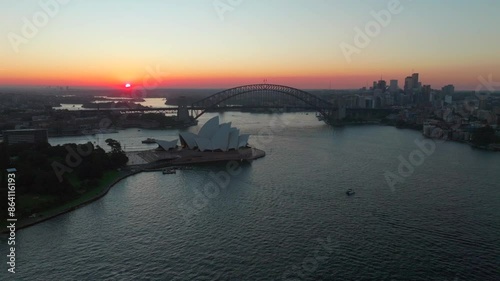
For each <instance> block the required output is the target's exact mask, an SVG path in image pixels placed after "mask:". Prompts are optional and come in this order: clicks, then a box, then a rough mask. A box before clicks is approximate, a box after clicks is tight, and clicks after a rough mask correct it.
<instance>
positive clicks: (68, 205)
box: [41, 171, 121, 216]
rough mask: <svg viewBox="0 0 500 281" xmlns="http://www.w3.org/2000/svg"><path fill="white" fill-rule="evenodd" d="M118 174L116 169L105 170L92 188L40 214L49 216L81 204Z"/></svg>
mask: <svg viewBox="0 0 500 281" xmlns="http://www.w3.org/2000/svg"><path fill="white" fill-rule="evenodd" d="M120 175H121V173H120V172H118V171H108V172H105V173H104V175H103V176H102V178H101V179H99V185H97V186H95V187H94V188H92V189H89V190H87V191H86V192H85V193H83V194H82V195H81V196H79V197H78V198H76V199H73V200H70V201H68V202H65V203H63V204H62V205H59V206H56V207H53V208H50V209H48V210H45V211H43V212H41V214H42V215H43V216H50V215H52V214H54V213H58V212H62V211H64V210H67V209H71V208H74V207H77V206H79V205H81V204H83V203H85V202H87V201H89V200H91V199H92V198H94V197H95V196H96V195H98V194H100V193H101V192H102V191H103V190H105V189H107V188H108V186H109V185H110V184H111V183H112V182H113V181H115V180H116V179H117V178H119V177H120ZM70 182H71V180H70ZM73 184H75V185H76V184H77V186H76V188H78V186H80V184H79V183H76V181H73V182H72V185H73Z"/></svg>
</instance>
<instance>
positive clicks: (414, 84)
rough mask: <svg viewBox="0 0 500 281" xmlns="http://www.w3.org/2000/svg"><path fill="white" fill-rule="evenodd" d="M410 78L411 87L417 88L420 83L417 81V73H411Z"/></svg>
mask: <svg viewBox="0 0 500 281" xmlns="http://www.w3.org/2000/svg"><path fill="white" fill-rule="evenodd" d="M411 78H412V80H413V86H412V89H418V88H419V87H420V84H419V82H418V73H413V74H412V76H411Z"/></svg>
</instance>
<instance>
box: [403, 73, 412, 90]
mask: <svg viewBox="0 0 500 281" xmlns="http://www.w3.org/2000/svg"><path fill="white" fill-rule="evenodd" d="M404 90H405V93H406V94H409V93H411V92H412V91H413V77H412V76H408V77H406V78H405V88H404Z"/></svg>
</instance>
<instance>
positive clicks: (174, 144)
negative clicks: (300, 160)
mask: <svg viewBox="0 0 500 281" xmlns="http://www.w3.org/2000/svg"><path fill="white" fill-rule="evenodd" d="M177 142H178V140H174V141H162V140H156V143H157V144H158V145H159V146H160V147H161V148H163V149H165V150H166V151H169V150H170V149H174V148H176V147H177Z"/></svg>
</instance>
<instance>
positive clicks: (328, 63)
mask: <svg viewBox="0 0 500 281" xmlns="http://www.w3.org/2000/svg"><path fill="white" fill-rule="evenodd" d="M397 3H399V4H397ZM396 4H397V5H396ZM391 5H392V6H391ZM391 7H392V10H391ZM495 7H500V3H498V2H495V1H490V0H483V1H476V2H474V3H472V2H469V1H441V2H439V3H435V2H432V1H404V0H401V1H396V2H394V1H372V2H370V3H366V2H363V1H335V2H333V1H331V2H330V1H286V2H284V1H273V2H264V1H233V2H228V1H225V0H220V1H217V0H216V1H212V0H207V1H202V0H199V1H189V2H188V3H185V1H184V2H179V1H168V2H161V3H160V2H155V1H149V2H144V1H141V2H135V1H107V2H106V3H101V2H97V1H81V0H71V1H62V0H60V1H56V0H45V1H41V2H38V1H22V2H16V4H15V5H14V4H7V3H5V2H3V3H1V4H0V10H1V11H3V12H2V18H3V21H4V25H2V27H0V33H1V34H3V35H4V36H3V37H2V39H0V50H2V51H1V52H0V60H1V61H2V65H1V67H0V86H21V85H22V86H50V85H51V86H70V87H71V86H83V87H105V88H120V87H124V85H125V84H126V83H131V84H132V85H143V84H144V81H145V79H144V78H145V77H147V76H148V75H151V72H154V73H157V74H158V75H157V78H158V79H155V80H150V81H148V82H149V83H154V84H155V85H156V86H157V87H161V88H230V87H233V86H238V85H244V84H253V83H262V82H263V81H264V79H267V81H268V83H272V84H284V85H289V86H293V87H297V88H302V89H328V88H330V87H331V88H332V89H358V88H361V87H370V86H371V83H372V81H373V80H378V79H379V78H380V77H381V76H382V78H383V79H384V80H386V81H390V80H392V79H396V80H398V81H399V86H400V87H402V85H403V84H404V79H405V77H406V76H407V75H409V74H411V73H414V72H418V73H420V75H421V77H420V80H421V81H424V83H425V84H428V85H429V84H430V85H432V87H433V88H435V89H440V88H441V87H443V86H446V85H448V84H454V85H455V87H456V89H457V90H459V91H460V90H474V89H475V88H476V86H477V85H478V83H479V82H478V77H479V76H484V77H486V76H488V75H492V77H494V78H495V77H500V73H499V72H498V71H499V70H498V69H499V68H498V66H499V63H498V62H499V61H500V54H499V53H498V52H497V51H496V50H497V49H498V47H499V46H500V39H498V38H497V37H495V36H493V34H495V26H498V20H497V18H496V17H495V16H494V11H495V10H498V9H495ZM284 11H286V12H284ZM387 13H389V17H387ZM45 19H46V20H45ZM464 19H467V20H466V21H464ZM374 22H376V23H377V24H378V30H375V31H378V32H375V33H374V36H371V35H370V36H368V37H367V38H369V40H368V41H366V42H365V43H366V44H362V45H360V44H356V42H357V41H359V40H357V39H356V38H358V39H359V38H361V37H363V36H367V35H366V34H365V35H360V33H359V31H360V30H361V33H365V31H366V30H367V29H366V28H367V27H368V30H370V29H369V27H370V26H373V25H371V24H373V23H374ZM37 23H39V24H37ZM40 23H41V24H40ZM33 27H34V28H33ZM30 28H31V29H30ZM23 31H24V32H23ZM30 32H31V33H30ZM26 35H29V36H26ZM360 36H361V37H360ZM361 41H362V40H361ZM358 43H359V42H358ZM345 46H350V47H354V48H356V52H353V53H351V54H350V55H346V53H345ZM56 50H57V51H56ZM351 50H352V49H351ZM465 54H466V55H465ZM497 80H498V78H497Z"/></svg>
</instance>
